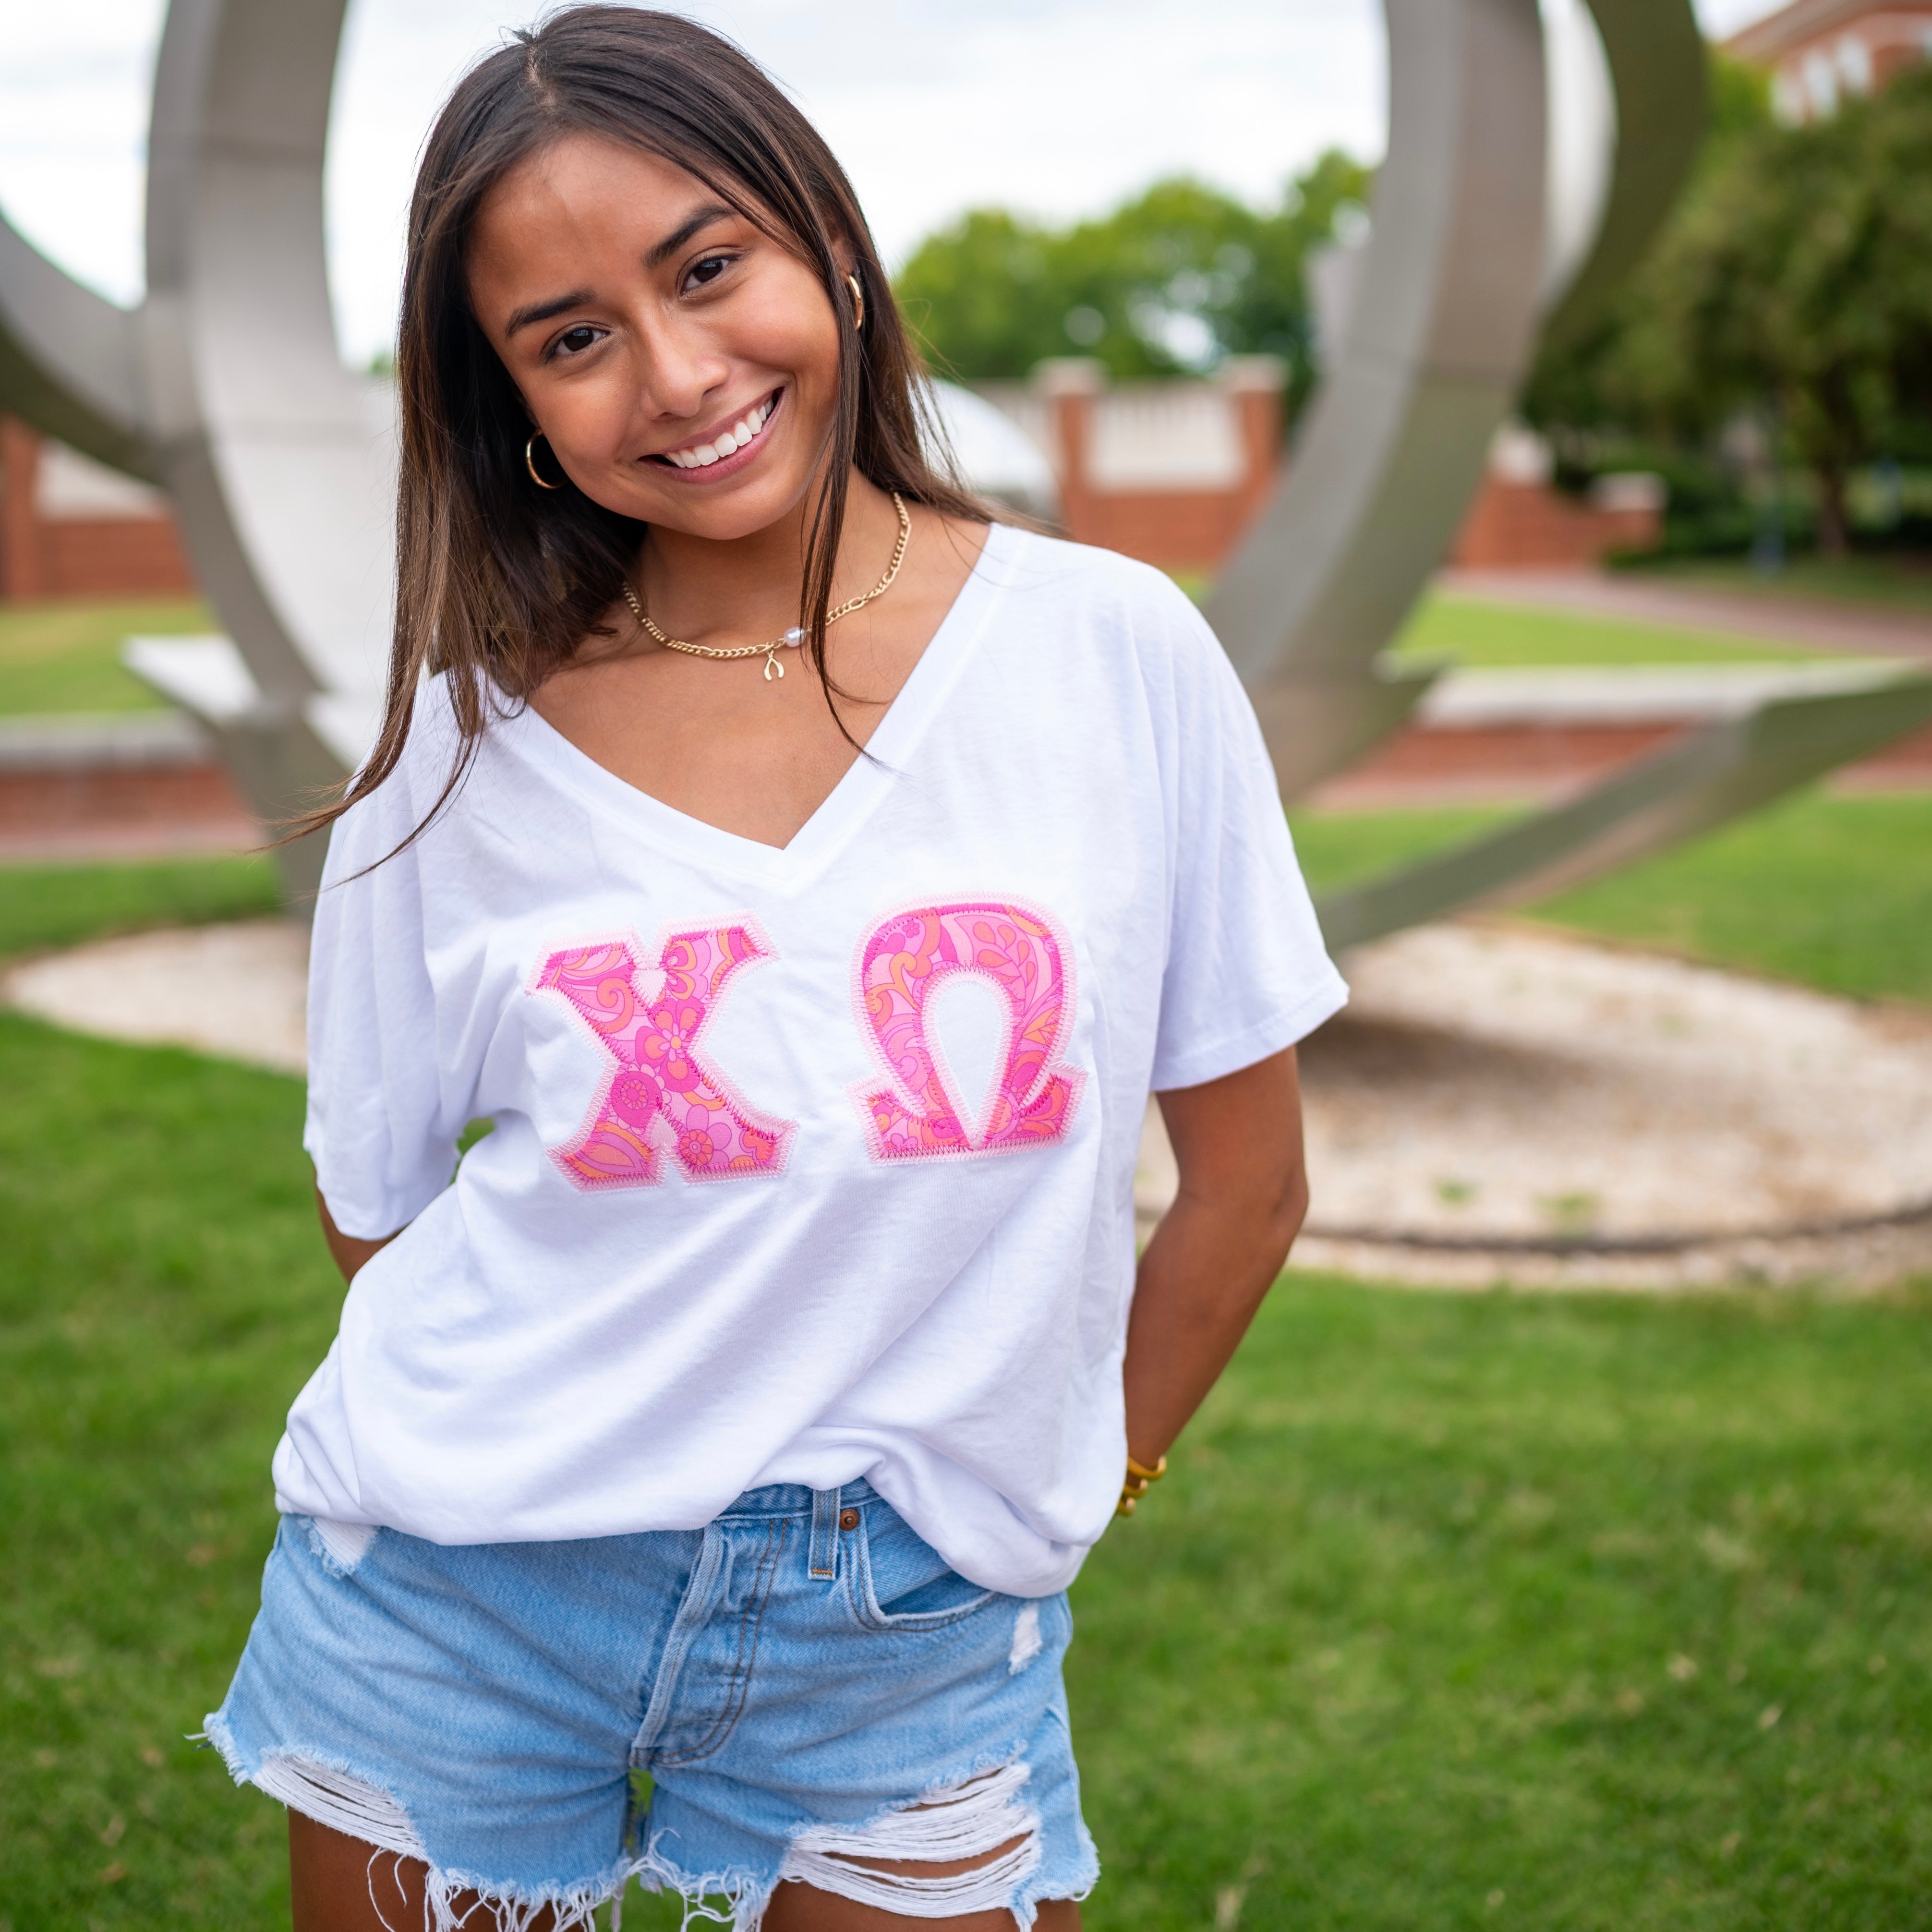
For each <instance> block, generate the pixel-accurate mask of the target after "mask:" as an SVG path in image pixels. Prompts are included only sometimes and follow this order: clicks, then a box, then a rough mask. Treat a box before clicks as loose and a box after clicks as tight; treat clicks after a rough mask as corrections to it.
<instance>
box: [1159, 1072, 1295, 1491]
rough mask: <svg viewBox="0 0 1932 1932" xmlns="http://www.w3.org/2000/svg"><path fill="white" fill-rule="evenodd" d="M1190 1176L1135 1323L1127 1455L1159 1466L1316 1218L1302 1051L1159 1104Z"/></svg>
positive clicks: (1162, 1229) (1163, 1234) (1167, 1223)
mask: <svg viewBox="0 0 1932 1932" xmlns="http://www.w3.org/2000/svg"><path fill="white" fill-rule="evenodd" d="M1157 1099H1158V1100H1160V1112H1161V1118H1163V1120H1164V1121H1166V1124H1167V1133H1168V1138H1169V1139H1170V1140H1171V1141H1172V1142H1173V1143H1174V1154H1175V1161H1176V1163H1177V1164H1178V1166H1179V1168H1180V1170H1181V1191H1180V1193H1178V1195H1177V1196H1175V1202H1174V1205H1173V1206H1172V1208H1169V1210H1168V1211H1167V1214H1166V1217H1165V1218H1164V1219H1163V1220H1162V1222H1161V1224H1160V1226H1159V1227H1158V1228H1157V1229H1155V1230H1154V1239H1153V1240H1152V1241H1150V1242H1149V1243H1148V1249H1147V1252H1146V1253H1145V1255H1143V1256H1142V1257H1141V1265H1140V1274H1139V1281H1138V1283H1137V1285H1136V1288H1135V1290H1134V1307H1133V1316H1132V1319H1130V1321H1129V1322H1128V1324H1127V1364H1126V1367H1125V1370H1124V1376H1125V1380H1126V1384H1127V1450H1128V1453H1129V1454H1130V1455H1132V1457H1133V1459H1134V1460H1135V1461H1136V1462H1137V1463H1141V1464H1142V1465H1144V1466H1145V1467H1147V1468H1148V1469H1152V1468H1153V1467H1154V1466H1155V1464H1156V1463H1158V1462H1159V1461H1160V1458H1161V1457H1163V1456H1164V1455H1165V1454H1166V1453H1167V1451H1168V1448H1169V1445H1170V1444H1172V1442H1173V1441H1174V1439H1175V1437H1176V1436H1178V1435H1179V1434H1180V1433H1181V1430H1182V1429H1183V1427H1184V1426H1185V1425H1186V1424H1187V1419H1188V1418H1189V1417H1190V1416H1191V1415H1193V1413H1194V1412H1195V1411H1196V1409H1198V1408H1199V1407H1200V1406H1201V1403H1202V1400H1203V1399H1204V1398H1205V1397H1206V1395H1207V1394H1208V1391H1209V1390H1210V1389H1211V1388H1213V1387H1214V1384H1215V1382H1216V1381H1217V1379H1219V1377H1220V1373H1221V1371H1222V1370H1223V1369H1224V1368H1226V1367H1227V1365H1228V1361H1229V1358H1230V1357H1231V1356H1232V1355H1233V1354H1234V1352H1235V1348H1236V1346H1238V1344H1239V1343H1240V1341H1241V1337H1242V1336H1243V1335H1244V1334H1246V1333H1247V1327H1248V1324H1249V1323H1250V1322H1252V1321H1253V1319H1254V1316H1255V1311H1256V1309H1258V1308H1259V1307H1260V1306H1261V1304H1262V1297H1263V1296H1264V1295H1266V1294H1267V1293H1268V1289H1270V1287H1271V1286H1273V1284H1274V1279H1275V1277H1276V1276H1277V1275H1278V1274H1280V1272H1281V1265H1282V1263H1283V1262H1284V1261H1286V1259H1288V1251H1289V1247H1290V1246H1291V1245H1292V1243H1293V1241H1294V1240H1295V1236H1296V1235H1297V1234H1298V1233H1299V1232H1300V1231H1301V1223H1302V1220H1303V1217H1304V1216H1305V1215H1306V1214H1307V1212H1308V1175H1307V1168H1306V1166H1304V1161H1303V1157H1302V1144H1301V1082H1300V1079H1299V1078H1298V1075H1297V1072H1296V1068H1295V1049H1293V1048H1292V1047H1290V1048H1289V1049H1287V1050H1286V1052H1282V1053H1278V1054H1277V1055H1274V1058H1272V1059H1271V1060H1264V1061H1259V1063H1258V1064H1256V1065H1255V1066H1253V1067H1244V1068H1243V1069H1242V1070H1241V1072H1240V1073H1230V1074H1229V1075H1228V1076H1226V1078H1225V1079H1220V1080H1211V1081H1209V1082H1208V1083H1207V1084H1206V1085H1205V1086H1201V1087H1187V1088H1179V1089H1178V1090H1176V1091H1175V1092H1173V1093H1170V1094H1160V1095H1157Z"/></svg>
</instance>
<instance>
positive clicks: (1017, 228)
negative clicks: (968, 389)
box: [895, 152, 1370, 399]
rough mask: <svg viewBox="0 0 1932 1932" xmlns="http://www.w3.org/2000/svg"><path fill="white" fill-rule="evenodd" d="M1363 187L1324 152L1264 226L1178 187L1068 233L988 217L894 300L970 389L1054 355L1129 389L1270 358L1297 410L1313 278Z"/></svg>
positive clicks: (915, 260) (1258, 216) (1239, 208)
mask: <svg viewBox="0 0 1932 1932" xmlns="http://www.w3.org/2000/svg"><path fill="white" fill-rule="evenodd" d="M1369 181H1370V176H1369V174H1368V172H1367V170H1366V169H1364V168H1363V167H1361V166H1360V165H1359V164H1358V163H1355V162H1354V161H1352V160H1349V158H1348V157H1346V155H1343V154H1338V153H1334V152H1331V153H1328V154H1324V155H1323V156H1322V157H1321V158H1320V159H1319V160H1318V161H1316V163H1315V164H1314V166H1313V167H1312V168H1310V169H1309V171H1308V172H1307V173H1306V174H1304V175H1303V176H1301V178H1300V179H1299V180H1298V181H1295V182H1294V183H1292V184H1291V185H1290V187H1289V189H1288V190H1287V192H1286V193H1285V195H1284V196H1283V199H1282V202H1281V204H1280V206H1279V207H1278V208H1274V209H1273V210H1270V211H1256V210H1255V209H1253V208H1250V207H1248V206H1247V205H1245V204H1244V203H1243V202H1240V201H1238V200H1236V199H1235V198H1234V197H1233V196H1229V195H1227V194H1224V193H1222V192H1221V191H1220V190H1218V189H1216V188H1213V187H1208V186H1207V185H1206V184H1204V183H1202V182H1200V181H1193V180H1190V179H1188V178H1184V177H1183V178H1175V179H1172V180H1168V181H1157V182H1156V183H1155V184H1154V186H1152V187H1150V188H1148V190H1146V191H1145V193H1142V194H1140V195H1139V196H1136V197H1135V198H1134V199H1133V200H1131V201H1129V202H1125V203H1124V204H1123V205H1121V207H1119V208H1116V209H1115V210H1114V211H1112V213H1110V214H1106V215H1104V216H1101V217H1097V218H1095V219H1094V220H1087V221H1082V222H1079V223H1075V224H1074V225H1073V226H1070V227H1068V228H1064V229H1051V228H1047V227H1044V226H1040V225H1038V224H1037V223H1030V222H1028V221H1026V220H1023V219H1022V218H1021V217H1019V216H1016V215H1014V214H1010V213H1009V212H1007V211H1006V210H1004V209H1001V208H982V209H979V210H976V211H974V212H973V213H971V214H967V215H965V216H963V217H961V218H960V220H958V221H956V222H955V223H953V224H952V225H951V226H949V227H947V228H945V229H941V230H940V231H939V232H938V233H936V234H934V235H932V236H929V237H928V238H927V239H926V241H925V242H922V244H921V245H919V248H917V249H916V251H914V252H913V255H912V257H911V258H910V260H908V261H907V263H906V265H905V266H904V269H902V270H901V272H900V274H899V276H898V281H897V282H896V284H895V293H897V295H898V298H899V301H900V303H901V306H902V307H903V308H904V310H905V311H906V314H907V319H908V320H910V323H912V325H913V328H914V329H916V331H918V332H919V335H921V336H922V338H923V340H924V341H925V343H926V347H927V350H928V353H929V354H930V356H932V359H933V361H934V362H935V364H936V365H938V367H939V368H942V369H944V370H946V371H949V372H950V373H951V374H954V375H956V376H958V377H962V378H963V379H965V380H968V381H978V380H987V379H990V378H995V377H1025V376H1026V375H1028V374H1030V373H1031V371H1032V369H1033V368H1034V365H1036V364H1037V363H1038V362H1041V361H1043V359H1046V357H1048V356H1068V355H1088V356H1096V357H1097V358H1098V359H1100V361H1101V362H1103V363H1105V364H1106V366H1107V368H1108V370H1109V372H1110V373H1111V374H1112V375H1114V376H1115V377H1117V378H1126V377H1136V376H1151V375H1164V374H1173V373H1175V372H1176V371H1182V370H1187V369H1202V368H1208V367H1211V366H1212V365H1214V363H1216V362H1220V360H1221V359H1223V357H1225V356H1233V355H1255V354H1268V355H1276V356H1281V357H1283V359H1285V360H1286V362H1287V363H1288V365H1289V380H1290V388H1291V392H1292V397H1293V398H1297V399H1298V398H1299V397H1300V396H1301V395H1304V394H1305V393H1306V392H1307V389H1308V388H1309V387H1310V385H1311V384H1312V382H1313V363H1312V361H1311V359H1310V328H1309V317H1308V310H1307V301H1306V299H1305V296H1304V292H1303V287H1302V271H1303V267H1304V262H1305V260H1306V257H1307V253H1308V251H1309V250H1310V248H1313V247H1315V246H1316V245H1319V244H1320V243H1321V242H1324V241H1325V240H1326V239H1328V237H1329V236H1331V234H1332V233H1334V227H1335V224H1336V220H1337V216H1338V214H1340V213H1341V212H1342V211H1343V210H1344V209H1345V208H1349V207H1350V206H1352V205H1360V203H1361V202H1363V201H1364V199H1366V197H1367V193H1368V188H1369Z"/></svg>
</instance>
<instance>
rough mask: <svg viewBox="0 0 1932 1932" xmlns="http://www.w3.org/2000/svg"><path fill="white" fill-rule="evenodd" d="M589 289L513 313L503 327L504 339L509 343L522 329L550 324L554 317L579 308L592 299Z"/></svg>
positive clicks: (531, 304) (577, 290)
mask: <svg viewBox="0 0 1932 1932" xmlns="http://www.w3.org/2000/svg"><path fill="white" fill-rule="evenodd" d="M591 299H592V291H591V290H589V289H572V290H571V292H570V293H569V294H568V295H567V296H557V297H556V299H555V300H554V301H553V302H531V303H530V304H529V305H527V306H526V307H525V308H520V309H517V310H514V311H512V313H511V317H510V319H509V320H508V322H506V323H505V324H504V325H503V339H504V340H505V341H508V340H509V338H511V336H513V335H515V334H516V332H517V330H518V329H527V328H529V326H530V324H531V323H533V322H547V321H549V320H550V317H552V316H553V315H561V314H562V313H563V312H564V311H565V309H567V308H581V307H582V305H583V304H584V303H586V302H589V301H590V300H591Z"/></svg>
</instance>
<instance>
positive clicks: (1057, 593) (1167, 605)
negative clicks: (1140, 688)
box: [992, 526, 1225, 668]
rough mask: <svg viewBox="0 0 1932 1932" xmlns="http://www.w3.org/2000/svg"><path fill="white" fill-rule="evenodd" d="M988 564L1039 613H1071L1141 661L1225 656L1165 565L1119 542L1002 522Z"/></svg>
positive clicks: (1208, 660) (1173, 663)
mask: <svg viewBox="0 0 1932 1932" xmlns="http://www.w3.org/2000/svg"><path fill="white" fill-rule="evenodd" d="M996 535H999V536H1001V538H1003V539H1004V541H1001V544H1000V547H999V551H998V554H997V555H996V556H995V557H994V558H993V559H992V567H993V568H995V569H997V570H999V571H1001V573H1002V574H1004V577H1005V578H1006V583H1005V586H1004V587H1005V588H1007V589H1010V590H1013V591H1016V592H1020V593H1021V594H1022V595H1025V596H1027V597H1028V598H1029V599H1032V600H1039V601H1038V603H1037V606H1036V607H1037V608H1039V609H1040V613H1041V615H1042V616H1043V617H1048V618H1072V619H1076V620H1077V621H1078V622H1079V624H1080V625H1081V626H1082V628H1085V629H1088V630H1091V631H1096V632H1098V633H1100V634H1102V635H1103V639H1104V641H1105V642H1106V643H1107V644H1108V645H1109V646H1110V647H1112V649H1115V650H1116V651H1118V650H1119V649H1123V648H1124V649H1127V650H1130V651H1131V652H1133V655H1135V656H1136V657H1137V658H1139V659H1140V660H1141V661H1142V664H1143V665H1144V666H1145V667H1148V668H1153V667H1156V666H1163V667H1178V666H1182V665H1186V666H1190V667H1205V666H1208V665H1210V664H1214V663H1215V662H1217V661H1220V662H1225V656H1224V654H1223V652H1222V649H1221V647H1220V642H1219V640H1217V638H1216V637H1215V635H1214V632H1213V631H1211V629H1210V628H1208V622H1207V619H1205V618H1204V617H1203V616H1202V614H1201V613H1200V611H1199V610H1198V609H1196V607H1195V604H1194V601H1193V599H1192V598H1190V596H1189V595H1188V594H1187V592H1186V591H1184V589H1182V588H1181V586H1180V585H1179V584H1178V583H1176V582H1175V580H1174V579H1173V578H1172V577H1170V576H1169V574H1167V572H1166V571H1164V570H1160V569H1157V568H1155V567H1154V565H1152V564H1148V563H1142V562H1140V561H1139V559H1137V558H1135V557H1131V556H1122V555H1121V553H1120V552H1119V551H1118V550H1103V549H1101V548H1100V547H1099V546H1098V545H1097V544H1082V543H1074V542H1072V541H1069V540H1068V539H1067V538H1064V537H1051V536H1045V535H1040V534H1039V533H1038V532H1034V531H1031V530H1023V529H1019V528H1018V527H1016V526H1005V527H1004V529H1003V530H1001V531H1000V532H996Z"/></svg>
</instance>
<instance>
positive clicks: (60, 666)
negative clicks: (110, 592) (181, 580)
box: [0, 597, 217, 716]
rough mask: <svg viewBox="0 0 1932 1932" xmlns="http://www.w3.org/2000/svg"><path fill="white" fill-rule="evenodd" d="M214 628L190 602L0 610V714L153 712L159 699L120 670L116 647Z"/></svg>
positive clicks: (202, 608)
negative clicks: (128, 641)
mask: <svg viewBox="0 0 1932 1932" xmlns="http://www.w3.org/2000/svg"><path fill="white" fill-rule="evenodd" d="M214 628H217V626H216V625H215V622H214V619H213V617H212V616H210V615H209V613H208V607H207V606H206V605H205V604H201V603H199V602H197V601H195V600H194V599H193V598H181V597H169V598H139V599H116V600H114V601H108V602H102V603H93V602H89V603H71V602H66V601H62V602H60V603H47V604H5V605H0V716H4V715H10V714H12V713H16V712H53V711H139V710H145V709H152V708H154V707H156V706H159V705H160V702H161V700H160V699H159V698H158V697H156V696H155V695H154V693H153V692H152V691H150V690H149V689H148V687H147V686H146V685H145V684H143V683H142V682H141V681H140V680H139V679H138V678H136V677H131V676H129V675H128V673H127V672H126V671H124V670H122V669H121V644H122V643H123V642H124V640H126V639H127V638H128V637H136V636H143V635H145V636H149V637H176V636H180V635H181V634H184V633H192V632H194V631H207V630H211V629H214Z"/></svg>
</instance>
